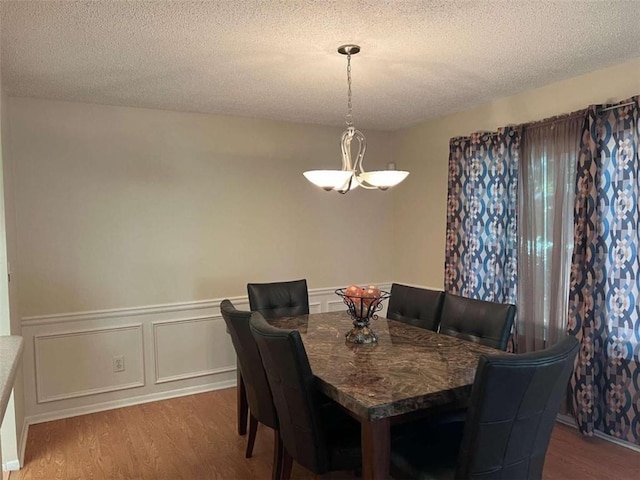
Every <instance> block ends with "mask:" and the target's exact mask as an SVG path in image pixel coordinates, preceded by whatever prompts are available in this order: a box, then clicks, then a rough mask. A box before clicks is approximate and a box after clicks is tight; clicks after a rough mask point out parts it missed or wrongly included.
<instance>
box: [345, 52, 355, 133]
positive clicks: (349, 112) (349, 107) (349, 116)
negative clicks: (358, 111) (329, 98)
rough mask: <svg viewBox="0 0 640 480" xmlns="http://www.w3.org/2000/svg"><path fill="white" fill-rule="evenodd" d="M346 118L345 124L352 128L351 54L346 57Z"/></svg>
mask: <svg viewBox="0 0 640 480" xmlns="http://www.w3.org/2000/svg"><path fill="white" fill-rule="evenodd" d="M347 85H348V87H349V88H348V90H347V116H346V119H345V120H346V123H347V127H352V126H353V114H352V112H353V104H352V103H351V54H348V55H347Z"/></svg>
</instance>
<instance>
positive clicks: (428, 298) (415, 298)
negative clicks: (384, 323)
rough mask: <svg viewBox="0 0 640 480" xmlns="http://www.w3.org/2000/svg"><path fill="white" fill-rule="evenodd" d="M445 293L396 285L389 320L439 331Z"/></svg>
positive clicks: (392, 286)
mask: <svg viewBox="0 0 640 480" xmlns="http://www.w3.org/2000/svg"><path fill="white" fill-rule="evenodd" d="M443 300H444V292H440V291H436V290H427V289H424V288H417V287H409V286H408V285H400V284H398V283H394V284H392V285H391V298H389V306H388V307H387V318H390V319H391V320H398V321H400V322H404V323H409V324H411V325H414V326H416V327H421V328H426V329H428V330H433V331H436V330H438V324H439V323H440V314H441V312H442V302H443Z"/></svg>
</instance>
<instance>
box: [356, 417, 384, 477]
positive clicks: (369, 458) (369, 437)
mask: <svg viewBox="0 0 640 480" xmlns="http://www.w3.org/2000/svg"><path fill="white" fill-rule="evenodd" d="M390 429H391V422H390V421H389V419H388V418H381V419H378V420H363V421H362V433H361V436H362V478H363V479H365V480H373V479H375V480H379V479H384V480H386V479H388V478H389V461H390V457H391V437H390V434H389V431H390Z"/></svg>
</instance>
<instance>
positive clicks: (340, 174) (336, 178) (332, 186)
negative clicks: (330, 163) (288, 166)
mask: <svg viewBox="0 0 640 480" xmlns="http://www.w3.org/2000/svg"><path fill="white" fill-rule="evenodd" d="M303 175H304V176H305V178H306V179H307V180H309V181H310V182H311V183H313V184H314V185H317V186H318V187H320V188H322V189H324V190H327V191H329V190H344V189H345V188H346V187H347V184H348V182H349V179H350V178H351V175H353V173H352V172H350V171H348V170H310V171H308V172H304V173H303ZM353 183H356V182H353Z"/></svg>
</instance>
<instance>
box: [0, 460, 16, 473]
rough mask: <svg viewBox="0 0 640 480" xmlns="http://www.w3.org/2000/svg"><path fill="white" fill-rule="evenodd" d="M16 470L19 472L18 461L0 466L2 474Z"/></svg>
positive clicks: (11, 461)
mask: <svg viewBox="0 0 640 480" xmlns="http://www.w3.org/2000/svg"><path fill="white" fill-rule="evenodd" d="M17 470H20V462H18V460H10V461H8V462H7V463H3V464H2V471H3V472H15V471H17Z"/></svg>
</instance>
